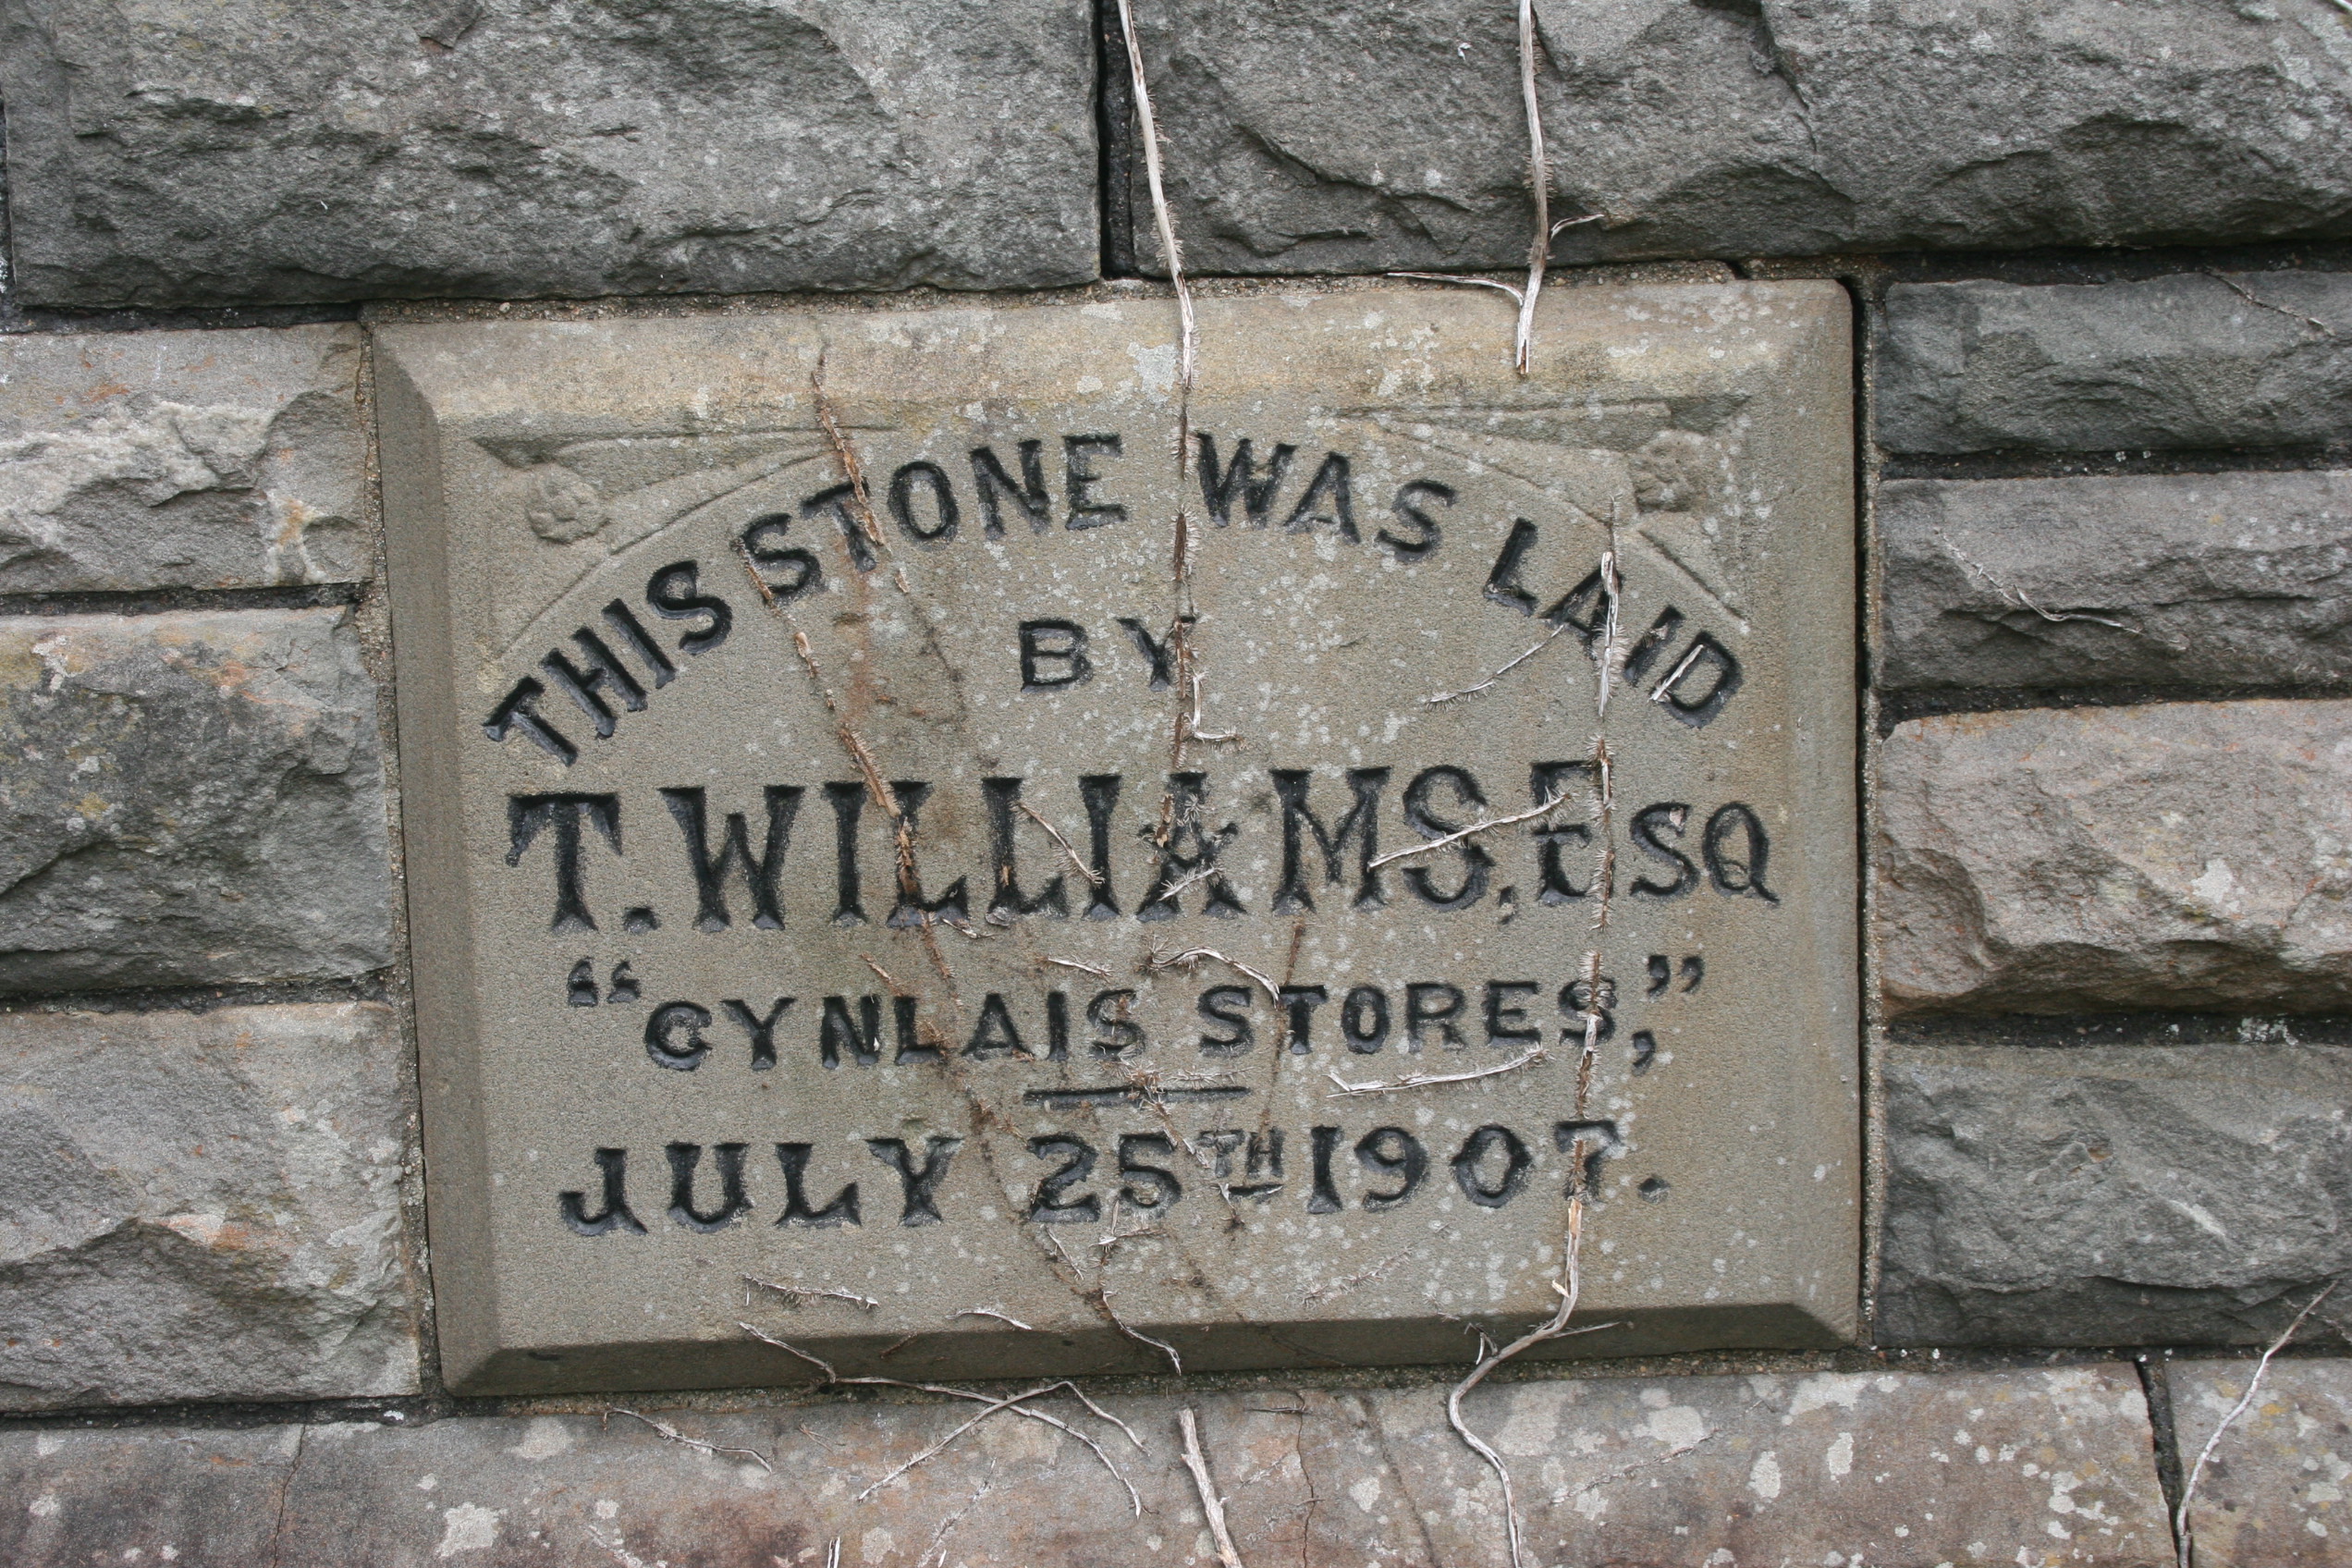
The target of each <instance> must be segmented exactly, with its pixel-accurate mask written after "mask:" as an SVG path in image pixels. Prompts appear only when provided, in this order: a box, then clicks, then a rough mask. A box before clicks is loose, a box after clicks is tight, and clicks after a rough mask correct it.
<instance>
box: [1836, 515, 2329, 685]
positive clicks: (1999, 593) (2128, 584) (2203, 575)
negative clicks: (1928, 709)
mask: <svg viewBox="0 0 2352 1568" xmlns="http://www.w3.org/2000/svg"><path fill="white" fill-rule="evenodd" d="M1879 539H1880V568H1881V572H1882V576H1881V578H1880V593H1881V595H1882V604H1883V606H1884V617H1885V619H1884V621H1883V628H1884V639H1885V641H1884V643H1883V648H1884V655H1883V657H1884V662H1883V664H1882V665H1881V667H1880V668H1881V670H1882V676H1881V680H1882V683H1883V684H1884V685H1885V686H1887V687H1890V688H1896V689H1900V688H1905V687H1929V688H1933V687H1946V688H1949V687H1966V686H1990V687H2038V688H2069V689H2074V690H2085V689H2091V688H2097V687H2101V686H2133V685H2136V686H2154V687H2162V688H2170V689H2174V690H2186V689H2191V688H2198V687H2204V688H2215V687H2231V686H2236V687H2246V686H2304V687H2310V686H2340V685H2343V684H2345V683H2346V681H2352V472H2344V471H2341V470H2337V471H2331V472H2317V473H2220V474H2168V475H2160V476H2148V477H2130V478H2082V479H1992V480H1978V481H1960V482H1950V481H1942V480H1918V479H1905V480H1895V481H1893V482H1892V483H1889V484H1884V485H1881V486H1880V490H1879Z"/></svg>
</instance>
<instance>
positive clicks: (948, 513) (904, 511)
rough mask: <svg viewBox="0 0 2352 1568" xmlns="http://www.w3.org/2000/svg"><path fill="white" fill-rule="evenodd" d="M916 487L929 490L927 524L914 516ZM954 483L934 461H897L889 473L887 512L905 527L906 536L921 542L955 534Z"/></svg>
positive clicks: (932, 543) (940, 539) (957, 513)
mask: <svg viewBox="0 0 2352 1568" xmlns="http://www.w3.org/2000/svg"><path fill="white" fill-rule="evenodd" d="M918 489H922V490H927V491H929V492H930V494H931V501H930V511H931V517H932V522H931V526H930V527H929V528H927V529H926V528H925V527H924V526H923V524H922V522H921V521H919V520H918V517H917V512H918V510H919V508H917V507H916V506H915V503H914V496H915V492H916V490H918ZM959 515H960V514H959V512H958V510H957V508H956V498H955V486H954V485H953V484H950V483H949V480H948V471H947V470H946V469H943V468H941V467H940V466H939V465H938V464H937V463H931V462H920V461H917V462H911V463H905V464H901V465H900V469H899V471H898V472H896V473H893V474H892V475H890V516H891V517H892V518H894V519H895V520H897V521H898V525H899V526H900V528H903V529H905V530H906V533H907V537H908V538H910V539H913V540H916V541H917V542H919V543H922V544H925V545H936V544H939V543H942V542H944V541H946V540H949V539H952V538H954V537H955V531H956V522H957V520H958V517H959Z"/></svg>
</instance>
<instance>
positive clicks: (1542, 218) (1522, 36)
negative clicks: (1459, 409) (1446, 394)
mask: <svg viewBox="0 0 2352 1568" xmlns="http://www.w3.org/2000/svg"><path fill="white" fill-rule="evenodd" d="M1120 3H1121V5H1122V6H1123V5H1125V4H1126V0H1120ZM1519 96H1520V99H1521V101H1522V102H1523V103H1525V105H1526V108H1527V184H1528V187H1529V188H1530V189H1531V190H1533V191H1534V193H1535V199H1536V237H1535V239H1533V240H1532V241H1530V243H1529V246H1528V250H1527V287H1526V288H1525V291H1524V292H1523V293H1522V294H1521V295H1520V296H1519V330H1518V334H1517V336H1516V337H1515V338H1514V339H1513V345H1512V362H1513V364H1514V365H1516V366H1517V367H1518V370H1519V374H1521V375H1523V376H1524V375H1525V374H1527V356H1528V352H1529V350H1530V349H1532V348H1533V347H1534V344H1535V337H1536V301H1537V299H1538V298H1539V297H1540V296H1541V295H1542V293H1543V284H1544V268H1545V266H1546V265H1547V264H1548V263H1550V260H1551V160H1550V155H1549V153H1547V152H1546V150H1545V148H1544V129H1543V108H1542V106H1541V105H1540V104H1537V102H1536V0H1519Z"/></svg>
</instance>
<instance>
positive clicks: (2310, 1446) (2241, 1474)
mask: <svg viewBox="0 0 2352 1568" xmlns="http://www.w3.org/2000/svg"><path fill="white" fill-rule="evenodd" d="M2171 1374H2172V1388H2173V1418H2174V1422H2175V1423H2176V1429H2177V1431H2178V1434H2179V1443H2180V1449H2181V1453H2182V1463H2183V1464H2195V1463H2196V1460H2197V1456H2198V1455H2199V1453H2202V1452H2204V1451H2205V1445H2206V1443H2207V1442H2208V1441H2209V1440H2211V1438H2212V1436H2213V1433H2214V1432H2215V1431H2216V1430H2218V1429H2219V1428H2220V1427H2221V1425H2222V1423H2223V1420H2225V1419H2227V1418H2228V1416H2229V1414H2230V1412H2231V1411H2232V1410H2233V1409H2235V1408H2236V1406H2237V1404H2238V1403H2239V1402H2240V1401H2241V1400H2242V1399H2244V1398H2245V1396H2246V1394H2247V1392H2248V1387H2249V1385H2250V1384H2251V1381H2252V1378H2253V1375H2254V1363H2253V1362H2252V1361H2251V1360H2247V1361H2182V1362H2175V1363H2174V1365H2173V1366H2172V1367H2171ZM2253 1391H2254V1393H2255V1398H2254V1402H2253V1403H2251V1404H2249V1405H2248V1406H2247V1407H2246V1410H2245V1412H2244V1413H2243V1414H2242V1415H2239V1416H2238V1418H2237V1419H2236V1421H2235V1422H2233V1423H2232V1424H2231V1426H2230V1427H2229V1429H2228V1430H2227V1431H2225V1432H2223V1433H2222V1439H2221V1441H2220V1442H2219V1443H2218V1444H2216V1445H2215V1447H2214V1449H2213V1457H2212V1461H2211V1463H2210V1464H2208V1465H2207V1466H2206V1468H2205V1475H2204V1476H2203V1478H2202V1479H2200V1480H2199V1483H2198V1488H2197V1497H2196V1499H2195V1501H2193V1503H2192V1504H2191V1506H2190V1509H2189V1529H2190V1532H2191V1533H2192V1534H2193V1535H2194V1536H2195V1537H2196V1538H2197V1551H2198V1557H2197V1561H2198V1562H2201V1563H2223V1564H2231V1563H2248V1564H2252V1563H2260V1564H2261V1565H2262V1568H2339V1565H2340V1564H2341V1563H2342V1562H2344V1560H2345V1555H2346V1550H2348V1547H2347V1539H2346V1537H2352V1505H2347V1499H2352V1361H2339V1360H2334V1359H2327V1360H2301V1359H2280V1360H2276V1361H2273V1362H2272V1363H2271V1365H2270V1368H2269V1370H2268V1371H2266V1372H2265V1373H2264V1374H2263V1375H2262V1383H2261V1387H2260V1389H2257V1390H2253Z"/></svg>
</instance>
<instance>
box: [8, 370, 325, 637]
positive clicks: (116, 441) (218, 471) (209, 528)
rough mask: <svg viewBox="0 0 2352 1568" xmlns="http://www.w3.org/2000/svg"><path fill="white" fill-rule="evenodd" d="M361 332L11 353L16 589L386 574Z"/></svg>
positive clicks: (12, 568) (11, 579) (11, 582)
mask: <svg viewBox="0 0 2352 1568" xmlns="http://www.w3.org/2000/svg"><path fill="white" fill-rule="evenodd" d="M360 348H361V343H360V333H359V329H358V328H357V327H352V326H292V327H281V328H275V329H269V330H251V331H231V332H141V333H135V334H134V333H86V334H85V333H75V334H51V333H38V334H29V335H20V336H17V337H0V591H6V592H11V593H31V592H58V591H69V590H77V589H125V588H155V587H179V586H186V587H195V588H242V587H249V586H252V585H254V584H259V583H279V582H356V581H358V580H360V579H362V578H364V577H366V576H367V575H368V570H369V567H370V556H371V554H372V544H371V541H370V540H369V538H368V537H367V535H366V533H364V532H363V530H362V521H361V490H362V487H363V485H364V484H365V477H366V476H365V472H364V466H365V465H364V457H365V454H364V451H363V442H362V437H361V431H360V411H359V398H358V392H359V377H360Z"/></svg>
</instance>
